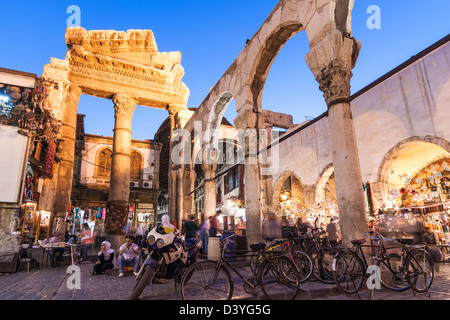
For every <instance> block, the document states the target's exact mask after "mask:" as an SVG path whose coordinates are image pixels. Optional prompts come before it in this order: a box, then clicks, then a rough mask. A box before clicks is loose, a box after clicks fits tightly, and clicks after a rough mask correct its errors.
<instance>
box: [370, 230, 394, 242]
mask: <svg viewBox="0 0 450 320" xmlns="http://www.w3.org/2000/svg"><path fill="white" fill-rule="evenodd" d="M369 233H374V234H375V236H369V235H368V234H367V232H364V235H365V236H366V237H367V238H369V239H374V240H384V241H396V240H398V239H397V237H394V238H392V239H390V238H385V237H383V236H382V235H381V234H380V233H379V232H377V231H370V232H369Z"/></svg>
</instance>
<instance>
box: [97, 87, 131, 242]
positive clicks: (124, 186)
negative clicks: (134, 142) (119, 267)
mask: <svg viewBox="0 0 450 320" xmlns="http://www.w3.org/2000/svg"><path fill="white" fill-rule="evenodd" d="M113 102H114V110H115V123H114V140H113V154H112V161H111V179H110V186H109V197H108V206H109V212H108V215H107V219H106V227H105V231H106V233H107V234H108V235H109V236H110V239H111V238H112V237H111V235H121V234H122V233H123V227H124V226H125V224H126V221H127V216H128V202H129V197H130V160H131V159H130V158H131V120H132V117H133V112H134V109H135V107H136V104H137V103H138V101H137V99H136V98H134V97H131V96H128V95H125V94H117V95H115V96H114V98H113Z"/></svg>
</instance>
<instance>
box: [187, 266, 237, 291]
mask: <svg viewBox="0 0 450 320" xmlns="http://www.w3.org/2000/svg"><path fill="white" fill-rule="evenodd" d="M180 290H181V298H182V299H183V300H230V299H231V297H232V296H233V280H232V278H231V275H230V273H229V272H228V270H227V269H226V268H224V267H223V266H221V267H217V262H216V261H201V262H197V263H195V264H193V265H192V266H190V267H189V268H188V269H187V270H186V272H185V273H184V274H183V277H182V278H181V284H180Z"/></svg>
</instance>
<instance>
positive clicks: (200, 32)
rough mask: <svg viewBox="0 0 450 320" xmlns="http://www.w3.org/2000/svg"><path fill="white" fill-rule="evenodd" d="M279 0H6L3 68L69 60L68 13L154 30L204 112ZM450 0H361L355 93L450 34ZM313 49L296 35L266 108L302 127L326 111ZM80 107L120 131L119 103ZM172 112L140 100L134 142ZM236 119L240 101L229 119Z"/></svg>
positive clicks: (92, 23)
mask: <svg viewBox="0 0 450 320" xmlns="http://www.w3.org/2000/svg"><path fill="white" fill-rule="evenodd" d="M276 3H277V0H241V1H238V0H227V1H224V0H209V1H205V0H202V1H200V0H184V1H180V0H164V1H161V0H159V1H157V0H146V1H143V0H140V1H135V0H129V1H119V0H108V1H86V0H71V1H67V0H44V1H32V0H22V1H2V3H1V5H0V30H2V31H3V41H2V44H3V46H2V50H0V67H3V68H9V69H15V70H21V71H26V72H31V73H35V74H37V75H38V76H40V75H41V74H42V70H43V67H44V65H45V64H47V63H49V62H50V58H51V57H55V58H59V59H64V56H65V53H66V50H67V47H66V45H65V41H64V34H65V28H66V25H67V19H68V18H69V17H70V16H71V14H70V13H67V8H68V7H69V6H70V5H77V6H78V7H79V8H80V11H81V27H83V28H85V29H87V30H107V29H112V30H118V31H126V30H128V29H150V30H152V31H153V33H154V35H155V39H156V43H157V45H158V50H159V51H160V52H166V51H180V52H181V53H182V60H181V64H182V66H183V68H184V69H185V72H186V74H185V76H184V78H183V82H184V83H185V84H186V85H187V86H188V87H189V90H190V92H191V96H190V98H189V103H188V107H191V108H196V107H198V106H199V105H200V103H201V102H202V101H203V99H204V98H205V97H206V95H207V94H208V92H209V90H210V88H211V87H213V86H214V85H215V84H216V82H217V81H218V80H219V79H220V77H221V76H222V74H223V73H224V72H225V71H226V70H227V69H228V67H229V66H230V65H231V64H232V63H233V61H234V60H235V58H236V57H237V56H238V55H239V53H240V52H241V51H242V50H243V48H244V47H245V42H246V40H247V39H250V38H251V37H252V36H253V34H254V33H255V32H256V31H257V30H258V29H259V27H260V26H261V25H262V23H263V22H264V20H265V19H266V17H267V16H268V15H269V13H270V12H271V11H272V9H273V8H274V7H275V5H276ZM371 5H376V6H378V7H379V9H380V16H381V20H380V27H381V29H369V28H368V26H367V21H368V20H369V19H370V18H371V16H372V12H369V13H368V12H367V10H368V8H369V7H370V6H371ZM449 13H450V1H448V0H429V1H423V0H410V1H400V0H371V1H367V0H357V1H355V5H354V8H353V15H352V29H353V36H354V37H355V38H357V39H359V40H360V41H361V42H362V49H361V53H360V55H359V59H358V62H357V64H356V67H355V69H354V70H353V74H354V75H353V78H352V81H351V84H352V93H355V92H357V91H358V90H360V89H362V88H363V87H365V86H366V85H368V84H370V83H371V82H373V81H375V80H376V79H378V78H379V77H381V76H383V75H384V74H386V73H387V72H389V71H390V70H392V69H393V68H395V67H397V66H398V65H400V64H402V63H403V62H405V61H406V60H408V59H409V58H411V57H412V56H413V55H415V54H417V53H419V52H420V51H422V50H423V49H425V48H427V47H428V46H430V45H432V44H433V43H435V42H436V41H438V40H440V39H442V38H443V37H445V36H446V35H447V34H448V33H449V31H450V19H449V17H448V15H449ZM308 51H309V45H308V40H307V37H306V33H305V32H301V33H299V34H297V35H295V36H294V37H293V38H292V39H291V40H289V41H288V42H287V43H286V45H285V46H284V47H283V48H282V49H281V51H280V53H279V55H278V56H277V58H276V59H275V61H274V63H273V65H272V68H271V70H270V72H269V76H268V79H267V82H266V85H265V88H264V91H263V108H264V109H269V110H272V111H278V112H284V113H289V114H292V115H293V117H294V123H301V122H303V121H304V120H305V117H317V116H318V115H320V114H322V113H323V112H324V111H326V106H325V103H324V99H323V97H322V93H321V92H320V91H319V89H318V84H317V82H316V81H315V79H314V77H313V75H312V73H311V71H310V70H309V68H308V66H307V65H306V63H305V55H306V53H307V52H308ZM78 112H79V113H82V114H85V115H86V118H85V130H86V133H92V134H98V135H105V136H112V129H113V122H114V111H113V104H112V101H109V100H104V99H99V98H95V97H89V96H85V95H82V97H81V99H80V104H79V107H78ZM167 116H168V113H167V112H166V111H163V110H155V109H149V108H145V107H142V106H137V107H136V111H135V113H134V118H133V129H132V130H133V137H132V138H133V139H139V140H144V139H153V136H154V133H155V132H156V130H157V129H158V127H159V125H160V124H161V122H162V121H163V120H164V119H165V118H166V117H167ZM235 116H236V110H235V104H234V102H232V103H231V104H230V106H229V107H228V109H227V111H226V113H225V117H227V119H228V120H229V121H230V122H233V119H234V118H235Z"/></svg>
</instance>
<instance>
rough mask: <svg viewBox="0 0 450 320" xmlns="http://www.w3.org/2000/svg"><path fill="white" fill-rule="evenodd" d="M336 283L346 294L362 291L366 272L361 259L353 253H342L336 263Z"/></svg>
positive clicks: (334, 263)
mask: <svg viewBox="0 0 450 320" xmlns="http://www.w3.org/2000/svg"><path fill="white" fill-rule="evenodd" d="M333 265H334V268H333V269H334V272H333V273H334V282H335V283H336V285H337V286H338V287H339V288H340V289H341V290H342V291H344V292H345V293H347V294H352V293H356V292H358V290H359V289H361V287H362V285H363V282H364V277H365V274H366V271H365V270H364V269H365V268H364V263H363V261H362V260H361V258H360V257H358V255H357V254H356V253H354V252H351V251H342V252H341V253H339V254H338V255H337V256H336V258H335V260H334V262H333Z"/></svg>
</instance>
